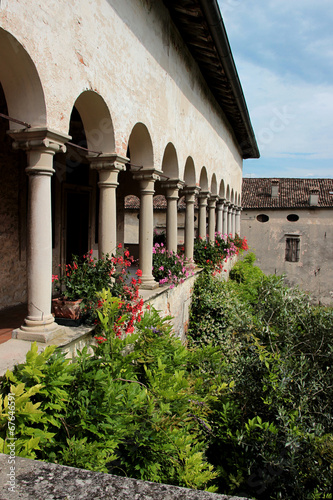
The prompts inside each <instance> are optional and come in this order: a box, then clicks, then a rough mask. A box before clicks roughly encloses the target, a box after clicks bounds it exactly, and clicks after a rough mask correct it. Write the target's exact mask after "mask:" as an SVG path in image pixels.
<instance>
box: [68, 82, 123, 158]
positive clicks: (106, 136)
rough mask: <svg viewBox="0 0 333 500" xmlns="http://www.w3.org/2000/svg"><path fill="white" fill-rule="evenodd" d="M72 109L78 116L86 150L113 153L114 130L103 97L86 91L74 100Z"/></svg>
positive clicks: (91, 91)
mask: <svg viewBox="0 0 333 500" xmlns="http://www.w3.org/2000/svg"><path fill="white" fill-rule="evenodd" d="M74 107H75V108H76V109H77V111H78V113H79V114H80V117H81V120H82V123H83V126H84V132H85V136H86V140H87V147H88V149H91V150H93V151H101V152H102V153H114V151H115V138H114V128H113V124H112V120H111V115H110V111H109V108H108V107H107V105H106V102H105V101H104V99H103V97H102V96H101V95H100V94H98V93H97V92H95V91H93V90H86V91H84V92H82V94H80V95H79V97H78V98H77V99H76V101H75V103H74Z"/></svg>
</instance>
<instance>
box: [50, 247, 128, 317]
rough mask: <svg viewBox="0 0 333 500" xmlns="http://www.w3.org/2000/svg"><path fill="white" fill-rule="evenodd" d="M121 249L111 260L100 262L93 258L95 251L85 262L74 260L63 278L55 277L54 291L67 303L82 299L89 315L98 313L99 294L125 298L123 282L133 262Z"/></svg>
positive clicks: (105, 259)
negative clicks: (103, 291) (105, 292)
mask: <svg viewBox="0 0 333 500" xmlns="http://www.w3.org/2000/svg"><path fill="white" fill-rule="evenodd" d="M121 248H122V246H121V244H120V245H118V251H117V253H116V255H115V256H114V255H112V256H111V257H110V256H109V255H108V254H107V255H105V256H103V257H102V258H99V259H97V258H95V257H93V256H92V254H93V251H92V250H90V252H88V253H87V254H86V255H84V256H83V258H79V257H78V256H77V255H75V256H73V260H72V262H71V263H70V264H66V266H65V268H64V269H63V270H62V275H61V276H58V275H53V276H52V281H53V283H54V289H55V291H56V292H57V293H58V295H59V296H60V297H62V298H63V299H65V300H78V299H82V303H81V307H82V308H83V309H84V311H85V313H87V314H89V313H90V314H91V313H92V312H93V310H94V309H95V306H96V304H97V298H96V293H97V292H100V291H101V290H103V289H110V290H111V292H112V295H114V296H122V295H124V294H126V292H125V289H124V278H125V275H126V272H127V271H126V270H127V268H128V267H129V266H131V264H132V261H133V258H132V257H130V255H129V252H128V250H125V252H124V253H121Z"/></svg>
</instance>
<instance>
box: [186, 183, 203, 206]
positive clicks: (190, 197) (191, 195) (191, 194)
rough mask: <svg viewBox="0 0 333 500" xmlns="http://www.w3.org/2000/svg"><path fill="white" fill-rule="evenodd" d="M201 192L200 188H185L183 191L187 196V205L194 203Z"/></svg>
mask: <svg viewBox="0 0 333 500" xmlns="http://www.w3.org/2000/svg"><path fill="white" fill-rule="evenodd" d="M199 192H200V188H199V186H185V187H184V189H183V194H184V195H185V201H186V203H194V202H195V197H196V196H198V194H199Z"/></svg>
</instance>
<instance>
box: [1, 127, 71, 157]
mask: <svg viewBox="0 0 333 500" xmlns="http://www.w3.org/2000/svg"><path fill="white" fill-rule="evenodd" d="M7 134H8V135H9V136H10V137H11V138H12V139H14V142H13V145H12V146H13V149H23V150H25V151H29V150H32V149H33V150H36V149H40V150H41V151H42V152H46V151H47V152H50V153H53V154H55V153H65V152H66V146H65V143H66V142H68V141H69V140H70V139H71V136H70V135H67V134H62V133H60V132H57V131H56V130H52V129H49V128H37V127H36V128H26V129H23V130H8V132H7ZM44 150H45V151H44Z"/></svg>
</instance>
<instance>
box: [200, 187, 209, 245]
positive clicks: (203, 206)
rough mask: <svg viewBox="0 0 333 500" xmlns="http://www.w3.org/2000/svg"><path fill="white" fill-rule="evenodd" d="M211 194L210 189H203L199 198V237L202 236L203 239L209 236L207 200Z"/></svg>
mask: <svg viewBox="0 0 333 500" xmlns="http://www.w3.org/2000/svg"><path fill="white" fill-rule="evenodd" d="M209 196H210V192H209V191H201V192H200V194H199V196H198V199H199V228H198V229H199V231H198V232H199V238H200V237H201V238H202V239H203V240H205V239H206V237H207V228H206V223H207V200H208V198H209Z"/></svg>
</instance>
